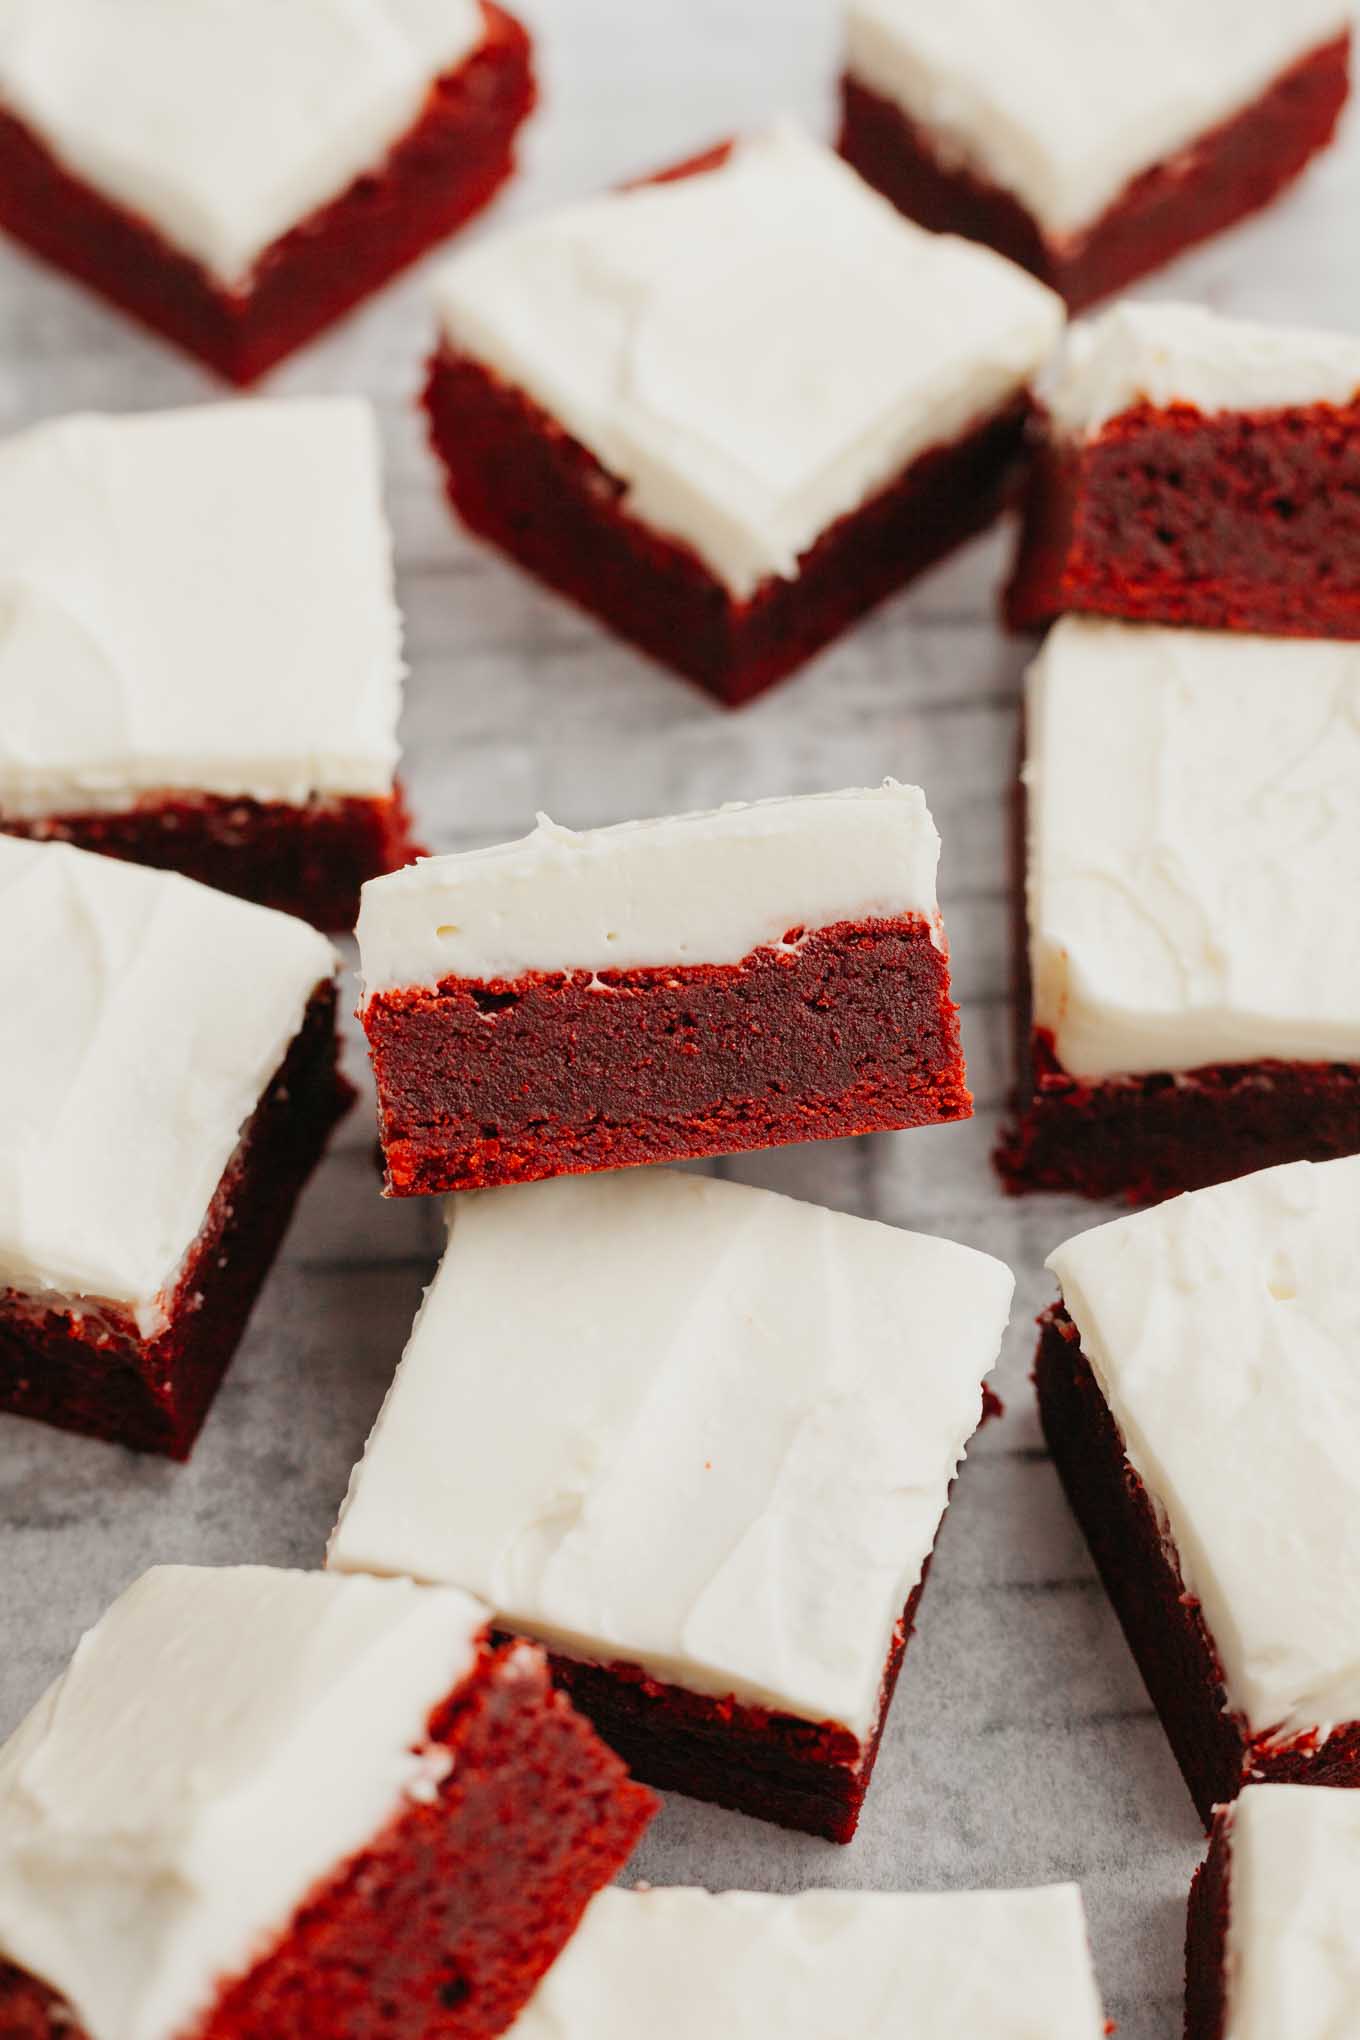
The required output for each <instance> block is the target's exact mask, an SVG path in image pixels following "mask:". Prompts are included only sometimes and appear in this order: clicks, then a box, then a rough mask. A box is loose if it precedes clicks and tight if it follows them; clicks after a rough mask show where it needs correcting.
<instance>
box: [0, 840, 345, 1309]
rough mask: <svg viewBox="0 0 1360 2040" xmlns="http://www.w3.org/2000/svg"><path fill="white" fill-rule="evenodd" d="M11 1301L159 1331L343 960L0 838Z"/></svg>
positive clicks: (286, 932) (1, 1056)
mask: <svg viewBox="0 0 1360 2040" xmlns="http://www.w3.org/2000/svg"><path fill="white" fill-rule="evenodd" d="M0 953H3V955H4V958H5V971H4V986H5V995H4V998H3V999H0V1126H3V1128H4V1139H3V1141H0V1289H4V1288H7V1287H8V1288H13V1289H17V1290H20V1291H23V1292H25V1293H27V1294H30V1295H32V1296H35V1297H37V1298H39V1299H42V1300H45V1301H47V1302H58V1301H60V1300H63V1299H71V1298H77V1299H85V1300H88V1301H89V1302H90V1303H91V1304H92V1305H93V1306H97V1305H98V1303H99V1302H101V1301H102V1302H114V1303H118V1304H120V1305H122V1306H123V1307H124V1309H125V1310H126V1311H128V1312H130V1313H131V1314H132V1315H133V1316H134V1317H135V1318H136V1320H137V1322H138V1324H139V1326H140V1328H141V1330H142V1332H143V1334H144V1336H148V1337H150V1336H154V1335H155V1334H156V1333H157V1332H158V1331H159V1330H160V1329H161V1328H162V1326H163V1323H164V1310H163V1303H164V1300H166V1299H167V1298H168V1295H169V1293H170V1292H171V1291H172V1290H173V1288H174V1285H175V1281H176V1278H177V1276H178V1272H179V1268H180V1264H181V1262H182V1261H183V1259H184V1256H185V1254H186V1253H187V1252H188V1250H189V1248H190V1247H191V1246H192V1245H193V1243H194V1241H195V1239H196V1238H197V1236H198V1233H199V1231H200V1230H201V1228H202V1225H203V1222H204V1219H205V1218H206V1217H207V1215H208V1210H209V1207H210V1205H211V1203H212V1200H213V1196H214V1194H215V1192H216V1190H217V1186H218V1183H219V1181H220V1180H221V1177H222V1173H223V1171H224V1170H225V1168H226V1166H227V1164H228V1162H229V1161H230V1160H231V1158H232V1154H233V1152H234V1151H235V1148H236V1146H237V1143H238V1140H239V1138H240V1135H241V1130H242V1128H243V1127H244V1125H245V1123H246V1121H247V1120H248V1119H249V1117H250V1115H251V1113H252V1112H253V1111H254V1110H255V1107H256V1105H257V1104H258V1103H259V1100H260V1096H261V1094H262V1092H263V1091H264V1089H265V1087H266V1085H267V1084H268V1083H269V1080H270V1078H271V1077H272V1076H273V1074H274V1072H275V1070H276V1069H277V1068H278V1066H279V1064H280V1063H281V1062H282V1061H283V1058H284V1055H285V1053H286V1052H287V1049H288V1045H289V1043H290V1042H291V1040H292V1038H293V1036H294V1035H295V1034H296V1033H297V1030H298V1027H299V1026H300V1024H301V1021H302V1016H303V1013H304V1011H305V1009H306V1006H307V1001H308V999H309V998H310V997H311V995H312V993H313V991H314V990H315V989H316V987H317V985H318V984H319V983H321V982H322V980H323V979H327V978H329V977H330V976H331V975H332V973H333V971H334V969H335V965H336V961H337V959H336V956H335V953H334V951H333V950H332V948H331V946H330V944H329V943H328V942H326V941H325V940H324V939H323V938H322V937H321V936H320V935H318V934H317V933H316V931H315V930H314V929H312V928H309V927H307V925H306V924H305V923H304V922H302V921H298V920H294V919H293V917H292V916H291V915H289V914H276V913H273V912H271V911H270V909H268V908H267V907H256V906H251V905H249V904H248V903H247V902H246V901H244V900H236V899H231V898H229V897H228V895H227V894H226V893H220V892H214V891H212V890H210V889H209V888H208V887H207V886H202V885H195V884H194V883H193V881H192V880H190V879H187V878H179V877H177V876H175V875H174V874H173V873H168V872H160V871H148V870H145V869H143V868H142V867H141V866H139V865H135V864H119V863H115V862H114V861H113V859H111V858H107V857H94V856H91V855H90V854H89V852H87V851H84V850H73V849H71V848H69V846H67V845H65V844H59V843H25V842H20V841H18V840H17V839H16V838H14V837H11V836H0Z"/></svg>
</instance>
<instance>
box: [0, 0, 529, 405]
mask: <svg viewBox="0 0 1360 2040" xmlns="http://www.w3.org/2000/svg"><path fill="white" fill-rule="evenodd" d="M533 104H534V84H533V75H532V71H531V67H530V50H529V40H528V37H527V36H526V35H525V33H524V30H523V29H522V28H521V27H520V25H519V23H518V22H517V21H515V20H514V19H513V18H512V17H511V16H510V15H509V14H507V13H505V12H504V11H503V10H502V9H501V8H500V7H498V6H496V5H493V4H492V0H439V4H438V5H435V6H412V5H411V4H410V0H301V4H293V5H290V6H289V7H288V8H287V9H285V10H283V11H281V10H280V9H279V7H278V6H277V5H276V0H194V4H193V5H191V6H186V5H184V4H183V0H119V4H118V5H116V6H110V5H109V4H108V0H9V4H8V5H7V7H6V9H5V20H4V25H3V28H0V227H3V228H5V229H6V230H7V231H8V232H9V233H11V234H13V235H14V236H15V237H16V238H17V239H18V240H20V241H22V242H23V243H24V244H25V245H26V246H27V247H28V248H31V249H32V250H33V252H34V253H35V254H37V255H40V256H42V257H44V258H45V260H47V261H48V262H52V263H55V264H56V266H57V267H58V268H60V269H64V270H65V271H66V272H67V273H68V274H69V275H71V276H73V277H76V278H77V279H78V280H79V281H80V282H81V283H84V284H86V285H88V286H89V288H90V289H92V290H94V291H97V292H98V293H99V294H100V296H101V297H104V298H107V299H108V300H109V301H110V302H111V303H113V304H115V305H117V306H119V307H120V309H121V310H123V311H125V312H129V313H131V315H132V316H133V317H134V318H135V319H138V320H140V322H141V323H142V324H143V325H145V326H148V327H150V328H152V329H153V330H154V331H155V332H157V333H159V334H161V335H162V336H163V337H164V338H166V339H167V340H172V341H174V342H176V343H177V344H178V345H179V346H180V347H183V348H186V349H187V350H188V352H189V353H191V354H195V355H197V356H198V357H199V359H200V360H202V361H204V362H206V363H207V364H208V366H209V367H210V368H214V369H216V370H217V372H218V373H219V374H220V375H223V376H226V377H227V378H228V379H229V380H230V381H232V382H235V383H249V382H252V381H253V380H254V379H255V378H256V377H257V376H260V375H262V374H263V373H264V372H265V370H266V369H268V368H272V367H273V366H274V364H275V363H276V362H278V361H280V360H282V358H283V356H284V355H286V354H290V353H292V351H293V349H294V348H296V347H300V346H302V345H303V344H304V342H306V341H308V340H311V339H313V338H314V337H315V336H316V335H317V334H318V333H320V332H321V331H322V329H323V328H324V327H326V326H329V325H330V324H331V323H332V321H333V320H335V319H337V318H339V317H340V315H341V314H342V313H344V312H347V311H349V310H350V309H351V307H352V306H354V305H356V304H358V303H359V301H360V300H361V299H362V298H365V297H367V296H368V295H369V293H370V292H371V291H374V290H376V289H377V288H378V287H379V286H380V285H381V284H383V283H386V282H387V280H388V279H389V278H390V277H392V276H394V275H395V274H396V273H397V271H398V270H400V269H402V268H404V267H405V266H406V264H407V263H409V262H412V261H414V259H415V258H416V257H417V256H418V255H421V254H423V253H424V252H425V250H426V249H427V248H430V247H432V246H433V245H434V243H435V242H437V241H440V240H442V239H443V238H444V236H445V235H446V234H450V233H452V232H453V231H454V229H455V228H456V227H459V226H461V225H462V224H463V223H464V222H465V221H466V220H467V219H468V218H469V217H470V216H471V215H472V214H473V213H475V212H477V211H478V210H480V208H481V207H482V206H484V205H485V204H486V203H487V201H488V200H489V199H490V198H491V197H492V195H493V193H494V192H495V191H496V190H497V189H498V188H499V186H500V185H501V184H502V183H503V182H504V180H505V179H506V178H507V177H508V176H509V174H510V171H511V169H512V168H513V164H514V141H515V134H516V130H517V129H518V128H519V126H520V124H521V122H522V121H523V120H524V119H525V117H526V116H527V115H528V113H529V112H530V111H531V109H532V107H533Z"/></svg>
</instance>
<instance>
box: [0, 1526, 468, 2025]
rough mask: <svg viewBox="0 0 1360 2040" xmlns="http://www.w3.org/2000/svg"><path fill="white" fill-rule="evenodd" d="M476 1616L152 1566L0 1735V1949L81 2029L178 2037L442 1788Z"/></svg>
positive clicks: (262, 1574)
mask: <svg viewBox="0 0 1360 2040" xmlns="http://www.w3.org/2000/svg"><path fill="white" fill-rule="evenodd" d="M485 1622H486V1610H485V1609H483V1608H479V1607H478V1606H477V1604H476V1603H475V1602H474V1601H471V1600H470V1599H469V1598H468V1597H467V1595H465V1594H460V1593H457V1592H452V1591H442V1592H441V1591H438V1590H432V1589H430V1588H426V1587H415V1586H412V1585H411V1583H410V1582H409V1581H406V1580H364V1579H353V1580H339V1579H332V1578H328V1577H327V1576H326V1575H325V1574H324V1573H298V1572H273V1571H270V1570H268V1569H267V1568H265V1567H262V1566H242V1567H237V1568H233V1569H229V1570H224V1571H210V1570H202V1569H199V1568H197V1567H191V1566H161V1567H158V1568H156V1570H155V1571H153V1572H149V1573H147V1574H145V1575H144V1577H143V1578H142V1579H141V1580H139V1581H138V1582H137V1584H136V1585H135V1586H134V1587H131V1588H130V1589H129V1590H128V1592H127V1593H125V1594H124V1595H123V1596H122V1598H121V1599H120V1600H118V1601H116V1602H115V1603H114V1605H113V1607H112V1608H111V1609H110V1610H109V1612H108V1614H107V1615H105V1616H104V1618H103V1620H102V1621H101V1622H100V1623H99V1624H98V1625H97V1627H95V1628H94V1629H92V1630H91V1631H90V1632H89V1634H88V1635H87V1636H86V1637H85V1638H84V1640H83V1641H82V1642H81V1644H80V1646H79V1648H78V1649H77V1651H76V1654H75V1656H74V1657H73V1659H72V1660H71V1664H70V1667H69V1669H68V1670H67V1671H66V1672H65V1673H64V1674H63V1675H62V1677H61V1678H60V1679H58V1680H57V1682H56V1684H55V1685H54V1686H52V1687H51V1688H50V1690H49V1691H48V1692H47V1694H46V1695H45V1696H44V1698H43V1699H41V1700H40V1701H39V1702H38V1704H37V1706H36V1707H35V1708H34V1710H33V1712H32V1713H31V1714H30V1715H29V1717H28V1719H27V1720H26V1721H25V1722H24V1724H23V1726H22V1727H21V1728H20V1729H19V1730H18V1731H17V1733H16V1734H15V1735H14V1736H12V1737H11V1739H10V1741H9V1742H8V1743H7V1744H6V1745H5V1747H4V1749H3V1750H0V1955H3V1956H5V1957H7V1958H8V1959H9V1960H10V1961H12V1962H14V1963H17V1965H18V1966H19V1967H20V1968H21V1969H26V1970H28V1971H29V1972H30V1973H31V1974H32V1975H34V1976H36V1977H38V1978H39V1979H40V1980H41V1981H42V1982H44V1983H46V1984H47V1985H48V1987H49V1988H50V1989H52V1990H54V1991H56V1992H57V1993H58V1994H59V1995H60V1996H61V1997H63V1998H65V1999H67V2000H68V2001H69V2003H70V2005H71V2007H72V2009H73V2011H74V2013H75V2016H76V2018H77V2019H78V2021H79V2023H80V2024H81V2026H82V2027H83V2028H84V2029H85V2031H86V2032H87V2033H88V2034H89V2036H90V2040H176V2036H179V2035H182V2034H183V2033H184V2032H185V2031H186V2030H187V2029H188V2027H189V2026H190V2025H191V2024H196V2023H197V2021H198V2019H199V2018H200V2017H202V2016H203V2015H204V2014H205V2013H206V2012H207V2011H208V2010H210V2008H211V2006H212V2004H213V2002H214V2000H215V1998H216V1995H217V1992H218V1990H219V1989H220V1988H221V1986H222V1985H223V1984H224V1983H227V1982H230V1981H232V1980H234V1979H235V1978H237V1977H239V1976H241V1975H244V1974H245V1973H246V1972H248V1971H249V1970H250V1969H251V1968H252V1967H253V1966H254V1964H255V1963H256V1962H257V1961H258V1960H260V1959H261V1958H262V1957H263V1956H265V1955H267V1954H268V1953H269V1951H270V1948H271V1946H272V1945H273V1944H274V1943H275V1942H276V1941H277V1939H278V1937H279V1936H280V1935H281V1934H282V1933H283V1932H284V1931H285V1930H286V1928H287V1926H288V1924H289V1921H290V1920H291V1919H292V1917H293V1914H294V1913H295V1912H296V1911H297V1909H298V1907H299V1906H300V1905H301V1904H302V1902H303V1901H304V1900H305V1899H306V1898H307V1897H308V1896H309V1895H310V1893H311V1892H312V1891H313V1890H314V1889H315V1888H316V1887H317V1886H318V1885H320V1884H323V1883H325V1882H326V1881H328V1879H329V1878H330V1877H331V1876H333V1875H334V1874H335V1873H336V1872H338V1871H339V1870H340V1869H341V1868H342V1867H343V1865H344V1864H345V1863H346V1862H347V1861H348V1860H349V1858H350V1857H352V1856H353V1855H355V1854H356V1853H358V1852H359V1851H360V1850H362V1849H363V1848H365V1847H366V1846H367V1845H368V1844H369V1843H370V1842H371V1841H373V1840H375V1839H376V1838H377V1836H378V1835H379V1834H380V1833H381V1832H382V1831H383V1829H384V1828H386V1827H387V1825H388V1824H389V1822H390V1821H392V1820H393V1819H395V1818H397V1817H398V1816H399V1815H400V1814H401V1813H402V1812H403V1811H404V1810H405V1809H406V1808H407V1806H408V1805H409V1804H410V1803H411V1801H413V1800H414V1801H420V1800H423V1799H427V1798H429V1797H430V1795H431V1794H432V1793H433V1792H434V1791H435V1789H436V1788H437V1785H438V1782H439V1780H440V1778H441V1777H442V1776H444V1775H445V1774H446V1766H447V1759H446V1758H445V1757H444V1756H443V1753H442V1752H440V1751H439V1750H438V1749H434V1750H432V1749H431V1748H430V1747H429V1746H428V1744H427V1742H426V1737H425V1730H426V1725H427V1723H428V1721H429V1717H430V1715H431V1713H432V1712H433V1710H434V1709H435V1707H437V1706H438V1705H439V1703H440V1702H441V1701H442V1700H443V1699H444V1698H445V1697H446V1696H447V1695H448V1694H449V1693H451V1692H452V1691H453V1690H454V1689H455V1688H456V1687H457V1686H459V1685H461V1684H462V1682H463V1680H464V1679H465V1678H466V1677H467V1675H468V1673H469V1672H470V1671H471V1670H472V1667H473V1665H474V1663H475V1660H476V1654H477V1649H478V1644H479V1638H480V1635H481V1632H482V1629H483V1628H484V1626H485Z"/></svg>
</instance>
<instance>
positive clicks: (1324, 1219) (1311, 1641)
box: [1048, 1157, 1360, 1789]
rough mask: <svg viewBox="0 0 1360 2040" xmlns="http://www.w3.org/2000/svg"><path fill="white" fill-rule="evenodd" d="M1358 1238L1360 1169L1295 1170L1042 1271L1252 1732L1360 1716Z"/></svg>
mask: <svg viewBox="0 0 1360 2040" xmlns="http://www.w3.org/2000/svg"><path fill="white" fill-rule="evenodd" d="M1358 1230H1360V1157H1355V1158H1351V1157H1348V1158H1347V1159H1345V1160H1343V1161H1337V1162H1324V1163H1320V1164H1313V1163H1308V1162H1296V1163H1292V1164H1290V1165H1289V1166H1287V1167H1285V1168H1280V1169H1264V1170H1262V1171H1261V1172H1260V1173H1259V1174H1257V1175H1254V1176H1242V1177H1239V1178H1238V1179H1237V1180H1236V1181H1235V1182H1231V1183H1220V1184H1217V1185H1215V1187H1214V1188H1213V1189H1210V1190H1198V1191H1196V1192H1194V1194H1193V1195H1191V1196H1188V1197H1177V1198H1174V1199H1173V1200H1172V1201H1171V1202H1170V1203H1169V1204H1162V1205H1159V1206H1157V1207H1156V1208H1155V1209H1154V1210H1152V1211H1143V1212H1139V1213H1137V1214H1136V1215H1135V1216H1134V1217H1131V1218H1121V1219H1116V1220H1115V1222H1114V1223H1113V1224H1112V1225H1103V1226H1098V1227H1097V1228H1096V1229H1095V1231H1093V1232H1088V1233H1082V1234H1081V1235H1080V1236H1079V1237H1078V1238H1076V1239H1073V1240H1069V1241H1068V1242H1067V1243H1066V1245H1065V1246H1062V1247H1060V1248H1059V1249H1058V1251H1057V1252H1056V1253H1055V1254H1054V1255H1052V1256H1051V1258H1050V1260H1049V1262H1048V1266H1049V1267H1050V1268H1051V1269H1052V1270H1053V1272H1054V1273H1055V1274H1056V1275H1057V1277H1058V1280H1059V1282H1060V1283H1061V1284H1062V1291H1063V1300H1064V1302H1065V1303H1066V1305H1067V1309H1068V1311H1069V1313H1070V1315H1071V1317H1072V1320H1073V1322H1074V1324H1075V1325H1076V1327H1077V1330H1078V1331H1079V1332H1080V1334H1081V1344H1082V1350H1083V1352H1084V1353H1085V1355H1086V1357H1087V1359H1088V1360H1089V1361H1090V1363H1091V1367H1092V1369H1093V1371H1094V1373H1095V1376H1096V1379H1097V1381H1098V1382H1099V1384H1100V1388H1101V1392H1102V1394H1103V1395H1104V1397H1105V1400H1106V1402H1107V1403H1108V1404H1109V1407H1110V1410H1111V1412H1112V1413H1113V1415H1114V1418H1115V1421H1116V1423H1117V1424H1118V1426H1119V1429H1120V1431H1121V1433H1122V1434H1123V1439H1124V1448H1125V1451H1126V1453H1127V1455H1128V1458H1129V1461H1130V1464H1131V1465H1132V1466H1133V1468H1134V1471H1135V1472H1136V1473H1137V1474H1138V1476H1139V1478H1140V1479H1141V1480H1142V1482H1143V1485H1144V1487H1145V1488H1146V1489H1147V1492H1148V1495H1149V1497H1150V1499H1151V1501H1152V1503H1153V1506H1154V1507H1155V1508H1156V1510H1157V1512H1158V1515H1159V1517H1160V1519H1161V1521H1162V1522H1163V1523H1164V1525H1165V1528H1166V1535H1167V1537H1168V1539H1169V1541H1170V1543H1171V1545H1172V1546H1173V1547H1174V1549H1175V1552H1176V1554H1177V1555H1178V1557H1179V1560H1180V1567H1181V1572H1182V1575H1183V1577H1184V1580H1185V1584H1186V1587H1187V1589H1188V1590H1189V1592H1190V1593H1191V1594H1193V1595H1195V1596H1196V1597H1197V1598H1198V1599H1199V1601H1200V1602H1201V1604H1202V1606H1203V1609H1204V1618H1205V1621H1206V1622H1207V1624H1208V1627H1209V1634H1210V1636H1211V1637H1212V1639H1213V1642H1214V1645H1215V1647H1216V1649H1217V1652H1218V1656H1219V1659H1220V1662H1221V1664H1222V1667H1223V1675H1224V1682H1225V1685H1226V1688H1227V1693H1228V1701H1229V1705H1230V1706H1231V1708H1232V1709H1233V1711H1234V1712H1236V1713H1239V1714H1241V1715H1242V1716H1243V1717H1244V1718H1245V1720H1246V1722H1247V1725H1248V1727H1249V1729H1250V1730H1251V1731H1252V1733H1253V1734H1254V1735H1257V1736H1275V1735H1277V1734H1278V1735H1279V1737H1280V1738H1281V1739H1286V1738H1288V1737H1289V1736H1291V1735H1295V1734H1299V1733H1302V1732H1304V1731H1307V1730H1310V1729H1315V1730H1317V1731H1318V1732H1319V1734H1320V1735H1322V1736H1326V1735H1327V1734H1328V1733H1329V1732H1330V1730H1331V1729H1332V1728H1334V1727H1336V1726H1337V1725H1338V1724H1339V1723H1341V1722H1348V1721H1353V1720H1360V1364H1358V1363H1360V1261H1357V1257H1356V1252H1355V1242H1356V1237H1357V1231H1358ZM1310 1789H1311V1788H1310Z"/></svg>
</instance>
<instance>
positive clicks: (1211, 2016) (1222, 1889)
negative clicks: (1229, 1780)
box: [1185, 1807, 1232, 2040]
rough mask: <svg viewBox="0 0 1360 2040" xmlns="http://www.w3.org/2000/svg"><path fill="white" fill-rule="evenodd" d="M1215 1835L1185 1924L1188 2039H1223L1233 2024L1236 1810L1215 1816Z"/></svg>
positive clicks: (1194, 1887) (1198, 1874)
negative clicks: (1230, 1959)
mask: <svg viewBox="0 0 1360 2040" xmlns="http://www.w3.org/2000/svg"><path fill="white" fill-rule="evenodd" d="M1212 1835H1213V1839H1212V1841H1211V1842H1210V1844H1209V1854H1208V1857H1207V1858H1206V1860H1205V1861H1204V1862H1203V1863H1201V1865H1200V1867H1199V1869H1198V1870H1197V1871H1196V1872H1195V1878H1194V1882H1193V1884H1192V1885H1191V1886H1190V1906H1189V1911H1188V1913H1187V1916H1186V1923H1185V2040H1223V2035H1224V2031H1225V2029H1226V2027H1227V2022H1228V1991H1227V1983H1228V1977H1227V1953H1228V1919H1229V1912H1230V1906H1231V1887H1232V1810H1231V1808H1228V1807H1225V1808H1223V1809H1222V1810H1221V1811H1220V1812H1218V1813H1217V1814H1215V1816H1214V1824H1213V1829H1212Z"/></svg>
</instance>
